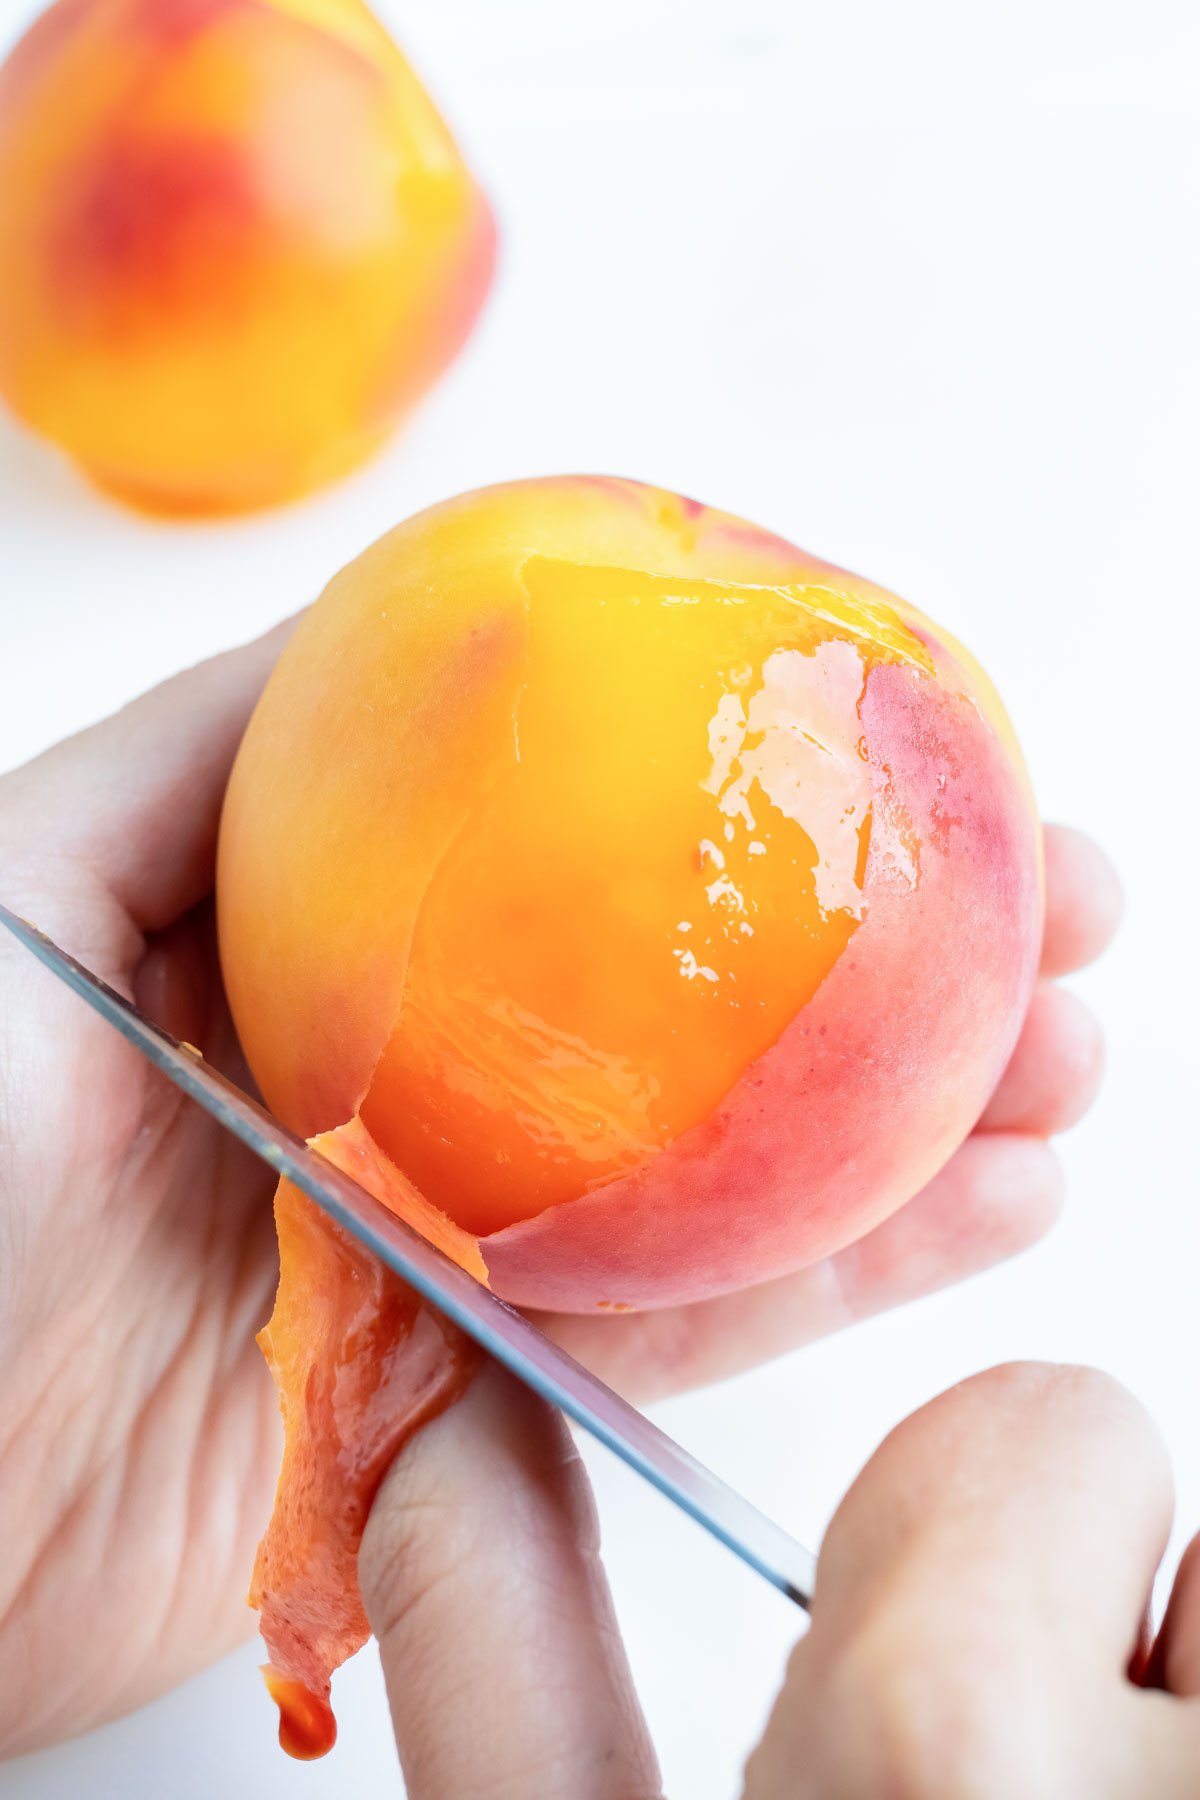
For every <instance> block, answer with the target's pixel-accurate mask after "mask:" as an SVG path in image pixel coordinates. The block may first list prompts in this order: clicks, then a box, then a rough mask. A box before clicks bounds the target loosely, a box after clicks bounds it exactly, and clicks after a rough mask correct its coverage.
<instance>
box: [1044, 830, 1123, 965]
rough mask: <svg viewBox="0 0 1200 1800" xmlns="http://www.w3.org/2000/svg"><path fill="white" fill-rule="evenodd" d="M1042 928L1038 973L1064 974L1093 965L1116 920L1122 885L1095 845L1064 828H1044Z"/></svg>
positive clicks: (1107, 941)
mask: <svg viewBox="0 0 1200 1800" xmlns="http://www.w3.org/2000/svg"><path fill="white" fill-rule="evenodd" d="M1043 843H1044V846H1045V854H1046V927H1045V932H1044V934H1043V937H1042V974H1043V975H1068V974H1070V972H1071V970H1072V969H1082V968H1083V967H1084V966H1085V964H1087V963H1090V962H1094V961H1095V959H1096V958H1097V957H1098V956H1099V955H1100V952H1101V951H1102V950H1104V949H1105V948H1106V946H1107V945H1108V944H1109V943H1110V942H1111V940H1112V937H1113V934H1114V932H1115V931H1116V929H1117V925H1118V924H1119V922H1120V918H1121V908H1122V899H1121V884H1120V882H1119V880H1118V879H1117V872H1116V870H1115V869H1114V868H1113V866H1112V863H1111V862H1110V861H1109V859H1108V857H1107V856H1106V855H1105V854H1104V852H1103V850H1101V848H1100V846H1099V844H1097V843H1094V842H1093V840H1092V839H1091V838H1090V837H1088V836H1086V835H1085V833H1084V832H1082V831H1076V830H1075V829H1074V828H1073V827H1072V826H1069V825H1047V826H1046V827H1045V831H1044V833H1043Z"/></svg>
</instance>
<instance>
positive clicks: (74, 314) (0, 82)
mask: <svg viewBox="0 0 1200 1800" xmlns="http://www.w3.org/2000/svg"><path fill="white" fill-rule="evenodd" d="M493 247H494V233H493V227H492V221H491V215H490V213H489V210H488V207H487V204H486V202H485V201H484V199H483V198H482V196H481V194H480V193H479V191H478V189H477V187H476V186H475V183H474V181H473V180H472V178H471V176H470V174H469V172H468V170H467V169H466V167H465V165H464V164H463V161H462V159H461V157H460V155H459V153H458V151H457V149H456V147H455V145H454V143H453V140H452V139H451V137H450V134H449V132H448V131H447V129H446V126H445V125H444V124H443V122H442V120H441V119H440V118H439V116H438V114H437V112H436V111H435V109H434V107H433V105H432V104H431V102H430V100H429V98H428V96H427V95H426V94H425V93H424V91H423V90H422V88H421V86H420V84H419V83H418V82H417V80H416V78H415V77H414V75H413V73H412V71H411V69H410V68H409V66H408V64H407V63H406V62H405V60H404V58H403V57H402V56H401V54H400V52H399V50H398V49H397V48H396V46H395V44H394V43H393V42H392V40H391V39H390V38H389V37H388V35H387V33H386V32H385V31H384V30H383V28H382V26H381V25H380V24H379V23H378V21H377V20H376V19H375V18H374V16H373V15H372V14H371V13H370V12H369V11H368V9H367V8H366V6H365V5H363V4H362V3H361V0H58V3H57V4H56V5H54V6H52V7H51V8H50V9H49V11H48V12H46V13H45V14H44V15H43V16H42V17H41V18H40V19H39V20H38V21H37V22H36V23H35V24H34V26H33V27H32V28H31V30H30V31H29V32H28V33H27V34H26V36H25V37H24V38H23V39H22V41H21V42H20V43H19V44H18V45H17V47H16V49H15V50H14V51H13V53H12V55H11V56H10V57H9V59H8V61H7V63H6V64H5V65H4V67H3V69H2V70H0V267H2V268H3V270H4V279H3V282H2V283H0V393H2V394H3V396H4V398H5V399H6V400H7V401H8V403H9V405H10V406H11V407H12V409H13V411H14V412H15V413H16V414H17V415H18V417H20V418H21V419H23V420H24V421H25V422H26V423H27V424H29V425H30V426H32V427H33V428H34V429H35V430H37V431H39V432H42V433H43V434H44V435H45V436H47V437H49V438H51V439H53V440H54V441H55V442H56V443H57V444H59V445H61V446H62V448H63V449H64V450H66V451H67V452H68V453H69V454H70V455H71V456H72V457H73V458H74V459H75V460H76V461H77V462H78V463H80V464H81V465H82V466H83V468H84V469H85V470H86V471H87V472H88V474H89V475H90V476H91V477H92V479H93V480H94V481H95V482H97V483H98V484H100V485H101V486H103V487H106V488H108V489H111V490H112V491H114V492H116V493H117V494H119V495H121V496H122V497H124V498H125V499H126V500H129V501H132V502H134V503H135V504H139V505H142V506H144V507H147V508H150V509H153V510H157V511H163V512H203V511H221V510H229V509H237V508H246V507H254V506H259V505H263V504H266V503H269V502H273V501H278V500H282V499H286V498H288V497H290V496H293V495H296V494H299V493H301V492H303V491H304V490H305V489H308V488H311V487H313V486H314V485H316V484H317V483H320V482H322V481H325V480H327V479H329V478H331V477H333V476H335V475H337V474H339V473H340V472H342V471H344V470H346V469H348V468H349V467H351V466H352V465H353V464H355V463H357V462H358V461H359V460H360V459H362V458H363V457H364V456H366V455H367V454H368V453H369V452H370V451H371V449H373V448H374V446H375V445H376V444H377V443H378V442H379V441H380V440H381V439H382V438H383V437H384V435H385V434H386V433H387V432H388V431H389V430H390V429H391V428H392V427H393V425H394V424H395V422H396V420H397V419H398V418H399V416H400V415H401V414H402V413H403V412H404V411H405V409H406V408H407V407H409V406H410V405H411V404H412V402H413V401H414V400H415V399H416V398H417V396H418V395H419V394H420V393H421V392H422V390H423V389H424V388H426V387H427V386H428V385H429V383H430V382H431V381H433V379H434V378H435V377H436V376H437V375H438V373H439V372H440V371H441V369H442V368H443V367H444V366H445V365H446V363H447V362H448V361H449V360H450V358H451V357H452V356H453V355H454V353H455V351H456V350H457V349H458V347H459V345H460V344H461V342H462V340H463V339H464V337H465V336H466V334H467V332H468V331H469V329H470V327H471V324H472V323H473V321H474V318H475V316H476V314H477V312H478V310H479V307H480V305H481V303H482V300H483V296H484V294H485V292H486V289H487V286H488V283H489V279H490V274H491V267H492V260H493Z"/></svg>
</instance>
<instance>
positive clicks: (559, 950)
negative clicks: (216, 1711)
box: [218, 478, 1041, 1755]
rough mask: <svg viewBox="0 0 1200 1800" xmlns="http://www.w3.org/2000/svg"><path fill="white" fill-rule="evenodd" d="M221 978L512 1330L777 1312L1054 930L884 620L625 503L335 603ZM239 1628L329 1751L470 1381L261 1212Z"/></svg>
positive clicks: (500, 501) (396, 1298) (692, 525)
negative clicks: (270, 1278)
mask: <svg viewBox="0 0 1200 1800" xmlns="http://www.w3.org/2000/svg"><path fill="white" fill-rule="evenodd" d="M218 888H219V893H218V900H219V913H220V929H221V951H222V962H223V967H224V972H225V979H226V984H227V987H228V991H229V997H230V1001H231V1004H232V1007H233V1011H234V1016H235V1018H236V1021H237V1024H238V1029H239V1032H240V1034H241V1039H242V1043H243V1045H244V1047H245V1049H246V1052H247V1054H248V1056H249V1060H250V1063H251V1066H252V1068H253V1069H254V1072H255V1074H256V1075H257V1077H258V1079H259V1082H260V1083H261V1085H262V1088H263V1091H264V1093H265V1095H266V1098H267V1100H268V1101H269V1102H270V1104H271V1105H272V1106H273V1107H274V1108H275V1109H276V1111H277V1112H279V1113H280V1114H281V1115H282V1116H283V1117H284V1118H285V1119H286V1120H287V1121H288V1122H289V1123H290V1124H291V1125H293V1126H294V1127H295V1128H297V1129H298V1130H300V1131H302V1132H304V1133H305V1134H306V1135H309V1136H315V1137H316V1141H317V1143H318V1145H319V1147H320V1149H321V1150H322V1152H323V1153H324V1154H325V1155H326V1156H328V1157H330V1158H331V1159H332V1160H333V1161H335V1162H336V1163H338V1164H339V1165H340V1166H341V1167H342V1168H344V1169H346V1170H347V1171H348V1172H349V1173H350V1174H352V1175H353V1176H354V1177H355V1178H356V1179H357V1180H359V1181H360V1182H361V1183H362V1184H363V1185H364V1186H365V1187H367V1188H369V1189H370V1190H371V1191H372V1192H374V1193H375V1194H376V1195H377V1196H378V1198H379V1199H381V1200H382V1201H384V1203H385V1204H387V1205H389V1206H391V1207H392V1208H394V1210H396V1211H397V1212H399V1213H401V1214H402V1215H404V1216H405V1217H407V1218H409V1219H410V1220H411V1221H413V1222H414V1223H416V1224H417V1225H418V1226H420V1227H421V1229H423V1230H425V1231H426V1232H427V1233H428V1234H429V1235H430V1236H431V1237H433V1238H435V1239H436V1241H437V1242H438V1243H440V1244H441V1245H442V1246H443V1248H445V1249H446V1250H448V1251H449V1252H450V1254H451V1255H454V1256H456V1257H457V1258H458V1259H459V1260H460V1261H461V1262H462V1263H463V1264H464V1265H465V1266H466V1267H468V1268H470V1269H472V1270H473V1271H474V1273H475V1274H476V1275H477V1276H478V1277H479V1278H480V1279H481V1280H488V1281H490V1282H491V1284H492V1286H493V1287H494V1288H496V1289H497V1290H498V1291H499V1292H500V1293H501V1294H503V1295H505V1296H506V1297H507V1298H509V1299H511V1300H515V1301H519V1302H522V1303H527V1304H531V1305H534V1306H540V1307H553V1308H571V1309H576V1310H590V1309H593V1308H604V1307H616V1306H619V1307H629V1306H633V1307H654V1306H663V1305H666V1304H669V1303H675V1302H686V1301H689V1300H699V1299H702V1298H703V1297H705V1296H707V1295H711V1294H716V1293H719V1292H721V1291H722V1290H725V1289H729V1288H733V1287H738V1286H741V1285H744V1284H748V1283H753V1282H756V1281H762V1280H764V1279H765V1278H767V1277H768V1276H772V1275H779V1274H782V1273H783V1272H785V1271H786V1270H789V1269H794V1268H796V1267H797V1266H798V1265H800V1264H803V1263H805V1262H807V1261H810V1260H811V1259H813V1258H814V1257H817V1256H819V1255H821V1254H823V1253H825V1252H827V1251H830V1250H832V1249H834V1248H836V1247H837V1246H838V1245H840V1244H844V1243H845V1242H847V1240H849V1239H851V1238H853V1237H855V1236H857V1235H858V1234H860V1233H861V1232H863V1231H865V1230H867V1229H868V1227H870V1226H871V1225H873V1224H874V1223H876V1222H877V1221H878V1220H880V1219H881V1218H883V1217H884V1216H885V1215H886V1214H887V1213H888V1212H889V1211H891V1210H892V1209H893V1208H894V1207H896V1206H898V1205H900V1204H901V1203H902V1202H903V1201H904V1200H906V1199H907V1198H908V1197H909V1196H910V1195H911V1194H912V1193H914V1192H915V1190H916V1189H917V1188H918V1187H919V1186H920V1185H921V1183H922V1182H924V1181H925V1180H926V1179H927V1178H928V1177H929V1176H930V1175H931V1174H933V1172H934V1171H935V1170H936V1168H937V1167H938V1166H939V1164H940V1163H941V1162H942V1161H943V1160H944V1159H945V1158H946V1157H947V1156H948V1155H949V1153H950V1151H951V1150H952V1149H953V1148H954V1146H955V1145H956V1144H957V1143H958V1141H959V1140H960V1139H961V1138H962V1137H963V1136H964V1135H965V1133H966V1132H967V1131H968V1130H969V1129H970V1127H971V1125H972V1124H973V1122H974V1120H975V1119H976V1117H977V1116H978V1113H979V1111H980V1109H981V1107H982V1106H983V1103H984V1101H985V1100H986V1098H987V1096H988V1093H989V1091H990V1089H991V1088H992V1086H993V1084H994V1082H995V1080H996V1078H997V1076H998V1075H999V1073H1000V1070H1001V1068H1002V1066H1003V1064H1004V1061H1005V1059H1006V1057H1007V1055H1008V1052H1009V1050H1010V1048H1011V1046H1012V1043H1013V1040H1014V1038H1015V1035H1016V1033H1017V1030H1018V1028H1019V1025H1020V1023H1021V1019H1022V1016H1023V1014H1024V1011H1025V1006H1026V1002H1027V1000H1028V996H1029V992H1030V987H1031V984H1032V981H1033V976H1034V969H1035V964H1036V958H1037V950H1038V941H1039V937H1040V930H1041V884H1040V867H1039V839H1038V833H1037V827H1036V823H1035V818H1034V813H1033V809H1032V805H1031V801H1030V795H1029V790H1028V786H1027V783H1026V780H1025V776H1024V772H1023V769H1022V766H1021V760H1020V755H1019V752H1018V750H1017V747H1016V744H1015V742H1014V740H1013V737H1012V733H1011V731H1010V729H1009V727H1008V724H1007V722H1006V720H1005V717H1004V714H1003V712H1002V710H1001V708H1000V705H999V702H998V700H997V699H996V697H995V695H994V693H993V692H992V690H991V688H990V687H989V685H988V683H987V680H986V678H985V677H984V676H983V674H982V672H981V671H980V670H979V669H978V668H977V667H976V666H975V665H974V664H973V663H972V662H971V660H970V658H969V657H968V656H967V654H966V652H965V651H963V650H961V649H960V648H959V647H958V646H956V645H955V644H954V643H953V642H952V641H951V640H950V639H949V638H947V637H946V636H945V634H944V633H942V632H940V631H938V630H936V629H935V628H934V627H933V626H932V625H930V624H929V622H928V621H927V620H925V619H923V618H922V617H921V615H920V614H918V613H916V612H914V611H913V609H912V608H911V607H909V606H906V605H905V604H904V603H903V602H901V601H899V600H897V599H895V598H893V597H892V596H891V595H889V594H885V593H884V592H883V591H882V590H881V589H879V588H876V587H873V586H871V584H870V583H867V582H864V581H860V580H858V579H857V578H855V577H854V576H850V575H846V574H844V573H843V572H841V571H840V570H837V569H834V568H832V567H830V566H829V565H828V564H825V563H821V562H818V561H816V560H814V559H813V558H811V557H808V556H805V555H804V554H803V553H802V552H801V551H799V550H797V549H795V548H794V547H793V546H792V545H790V544H788V543H785V542H784V541H782V540H781V539H779V538H775V537H772V536H770V535H769V534H768V533H766V532H763V531H760V530H758V529H757V528H756V527H755V526H753V525H748V524H746V523H745V522H744V521H742V520H740V519H735V518H731V517H730V516H729V515H728V514H725V513H719V512H714V511H711V510H710V509H709V508H707V507H703V506H698V505H696V504H695V503H694V502H692V501H688V500H683V499H680V498H679V497H678V496H677V495H674V494H669V493H664V492H662V491H661V490H659V489H656V488H648V487H641V486H639V485H638V484H636V483H634V482H626V481H615V480H605V479H589V478H573V479H562V480H556V481H540V482H538V481H533V482H524V483H517V484H515V485H513V486H509V487H501V488H494V489H491V490H489V491H485V492H483V493H477V494H468V495H466V496H464V497H463V498H462V499H459V500H454V501H450V502H449V503H448V504H446V505H444V506H439V507H435V508H434V509H433V510H432V511H431V512H427V513H425V514H423V515H421V516H420V517H419V518H416V519H412V520H410V521H409V522H408V523H407V524H406V525H402V526H400V527H399V529H397V530H396V531H393V532H392V533H391V534H390V535H389V536H387V537H385V538H383V539H381V540H380V542H379V543H377V544H375V545H374V546H373V547H372V548H371V549H370V550H368V551H367V552H366V553H365V554H364V555H363V556H361V557H360V558H359V559H358V561H357V562H355V563H353V564H351V565H350V567H349V568H347V569H345V570H343V572H342V573H341V574H340V575H339V576H337V577H336V578H335V580H334V581H333V582H332V583H331V584H330V586H329V587H328V589H327V590H326V592H325V594H324V596H323V597H322V599H321V600H320V601H318V603H317V605H316V606H315V607H314V608H313V609H312V611H311V612H310V613H309V614H308V616H307V617H306V618H305V620H304V621H303V622H302V623H301V625H300V627H299V629H298V631H297V632H296V635H295V637H294V638H293V640H292V642H291V644H290V645H289V647H288V649H287V650H286V651H285V652H284V655H283V658H282V660H281V662H280V664H279V666H278V668H277V669H276V671H275V673H274V675H273V676H272V678H271V681H270V682H269V684H268V686H267V689H266V692H265V693H264V695H263V698H262V700H261V701H260V703H259V706H258V709H257V711H256V713H255V715H254V718H253V720H252V721H251V724H250V728H249V730H248V732H247V734H246V738H245V741H244V743H243V745H242V748H241V751H240V754H239V757H238V761H237V765H236V767H235V770H234V773H233V778H232V781H231V783H230V788H229V794H228V798H227V801H226V806H225V814H224V819H223V822H222V829H221V844H220V856H219V869H218ZM276 1216H277V1219H278V1223H279V1236H280V1249H281V1265H282V1266H281V1279H280V1288H279V1297H278V1300H277V1302H276V1308H275V1314H274V1316H273V1318H272V1320H271V1323H270V1326H269V1327H268V1329H267V1330H266V1332H265V1333H264V1334H263V1337H262V1340H261V1341H262V1343H263V1348H264V1350H265V1351H266V1353H267V1356H268V1359H269V1361H270V1363H271V1366H272V1368H273V1370H274V1372H275V1375H276V1378H277V1380H278V1382H279V1386H280V1393H281V1399H282V1404H283V1410H284V1418H285V1422H286V1426H287V1450H286V1455H285V1462H284V1470H283V1476H282V1478H281V1483H280V1490H279V1495H278V1498H277V1502H276V1511H275V1516H274V1518H273V1519H272V1522H271V1526H270V1528H269V1530H268V1532H267V1535H266V1537H265V1538H264V1540H263V1543H262V1546H261V1548H260V1551H259V1558H258V1565H257V1568H256V1571H255V1580H254V1587H253V1598H254V1602H255V1604H256V1605H258V1606H259V1608H260V1610H261V1614H262V1627H263V1636H264V1638H265V1640H266V1643H267V1646H268V1649H269V1651H270V1654H271V1665H272V1666H271V1672H270V1676H269V1681H270V1685H271V1691H272V1693H273V1694H274V1695H275V1697H276V1699H277V1700H278V1701H279V1704H280V1710H281V1739H282V1741H283V1742H284V1744H285V1745H286V1746H287V1747H288V1748H289V1749H291V1750H292V1751H293V1752H294V1753H297V1754H305V1755H311V1754H319V1753H320V1752H321V1751H323V1750H324V1749H326V1748H328V1745H329V1744H330V1743H331V1742H332V1738H333V1731H334V1725H333V1715H332V1713H331V1711H330V1709H329V1704H328V1696H329V1691H330V1675H331V1672H332V1670H333V1669H334V1668H335V1667H336V1666H337V1664H338V1663H339V1662H340V1661H341V1660H342V1659H343V1658H344V1657H345V1656H346V1655H348V1654H349V1652H350V1651H351V1650H353V1649H355V1648H356V1647H357V1646H358V1644H360V1643H361V1642H362V1641H363V1638H364V1637H365V1635H366V1629H367V1628H366V1620H365V1617H364V1615H363V1611H362V1606H361V1602H360V1599H359V1596H358V1590H357V1583H356V1579H355V1557H356V1554H357V1549H358V1543H359V1539H360V1536H361V1532H362V1528H363V1524H364V1522H365V1519H366V1516H367V1511H368V1508H369V1506H370V1503H371V1499H372V1497H373V1495H374V1492H375V1489H376V1487H377V1485H378V1482H379V1479H380V1476H381V1474H382V1472H383V1470H384V1468H386V1466H387V1464H388V1461H389V1459H390V1457H391V1456H393V1455H394V1454H395V1453H396V1451H397V1450H398V1448H399V1447H400V1444H401V1443H402V1442H403V1440H404V1438H405V1437H406V1436H407V1435H408V1434H410V1432H411V1431H412V1430H413V1429H414V1427H415V1425H416V1424H418V1423H419V1422H420V1421H421V1420H422V1419H423V1418H427V1417H429V1416H430V1414H431V1413H432V1412H435V1411H437V1410H440V1409H441V1408H442V1407H444V1406H446V1405H448V1404H450V1403H451V1401H452V1400H453V1399H454V1397H455V1396H456V1394H457V1393H458V1392H459V1391H460V1390H461V1388H462V1386H463V1385H464V1383H465V1382H466V1381H467V1380H468V1379H469V1377H470V1372H471V1369H472V1367H473V1361H472V1353H471V1350H470V1347H469V1346H467V1345H466V1344H465V1343H464V1342H463V1341H462V1340H461V1339H460V1338H458V1336H457V1334H455V1333H454V1332H452V1330H451V1329H450V1327H448V1326H447V1325H446V1324H445V1323H444V1322H441V1321H436V1320H434V1319H432V1318H431V1317H430V1316H429V1315H428V1314H425V1313H423V1312H422V1310H421V1309H420V1307H419V1306H418V1305H417V1303H416V1301H415V1299H414V1297H413V1296H412V1295H411V1294H409V1293H408V1292H407V1291H406V1290H405V1289H404V1288H403V1286H402V1284H400V1283H398V1282H397V1281H396V1280H395V1278H394V1277H391V1276H389V1275H388V1274H387V1272H386V1271H384V1270H382V1269H380V1268H378V1267H377V1266H376V1265H374V1263H373V1262H372V1261H371V1259H370V1258H368V1257H366V1256H365V1254H364V1253H363V1252H361V1251H360V1250H358V1249H357V1248H356V1247H355V1246H354V1245H353V1244H351V1243H350V1242H348V1241H347V1240H346V1239H344V1238H343V1237H342V1235H341V1234H340V1233H339V1232H338V1231H337V1230H336V1229H335V1228H333V1227H332V1226H330V1225H329V1224H328V1223H327V1222H326V1221H325V1220H324V1218H323V1217H322V1215H321V1214H319V1213H318V1212H317V1211H316V1209H315V1208H313V1207H312V1206H311V1205H310V1204H309V1203H308V1202H307V1201H306V1200H305V1199H304V1198H303V1196H302V1195H300V1194H299V1193H297V1192H296V1191H295V1190H294V1189H292V1188H291V1187H290V1186H289V1185H288V1184H287V1183H286V1182H284V1183H282V1184H281V1185H280V1190H279V1194H278V1196H277V1199H276Z"/></svg>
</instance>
